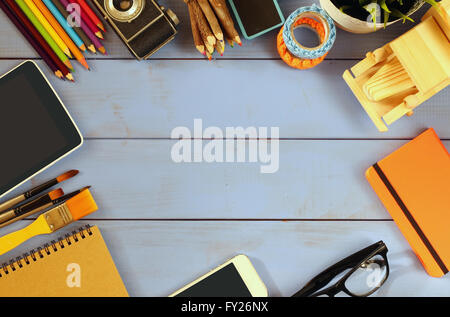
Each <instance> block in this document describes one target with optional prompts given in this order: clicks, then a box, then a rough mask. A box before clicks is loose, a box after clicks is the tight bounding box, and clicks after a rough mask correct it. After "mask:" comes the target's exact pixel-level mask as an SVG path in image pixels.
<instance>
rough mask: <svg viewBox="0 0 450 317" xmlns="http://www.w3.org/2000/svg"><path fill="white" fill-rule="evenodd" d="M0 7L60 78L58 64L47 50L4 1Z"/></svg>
mask: <svg viewBox="0 0 450 317" xmlns="http://www.w3.org/2000/svg"><path fill="white" fill-rule="evenodd" d="M0 8H1V9H2V10H3V12H5V14H6V15H7V16H8V18H9V19H10V20H11V22H12V23H13V24H14V25H15V26H16V27H17V29H18V30H19V31H20V33H22V35H23V36H24V37H25V38H26V39H27V40H28V42H29V43H30V44H31V46H33V48H34V49H35V50H36V52H37V53H38V54H39V55H40V56H41V57H42V59H43V60H44V61H45V63H46V64H47V65H48V67H49V68H50V69H51V70H52V72H54V73H55V75H56V76H58V77H59V78H62V72H61V71H60V70H59V69H58V66H57V65H56V64H55V63H54V62H53V60H52V59H51V58H50V56H49V55H48V54H47V52H46V51H45V50H44V49H43V48H42V47H41V46H40V44H39V42H38V41H37V40H36V39H35V38H34V37H32V36H31V34H30V33H29V32H28V30H27V29H26V28H25V27H24V26H23V24H22V23H20V21H19V20H18V19H17V17H16V15H15V14H14V13H13V12H12V11H11V9H10V8H9V7H8V6H7V4H6V3H5V2H4V1H0Z"/></svg>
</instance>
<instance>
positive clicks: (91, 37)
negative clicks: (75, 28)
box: [59, 0, 106, 55]
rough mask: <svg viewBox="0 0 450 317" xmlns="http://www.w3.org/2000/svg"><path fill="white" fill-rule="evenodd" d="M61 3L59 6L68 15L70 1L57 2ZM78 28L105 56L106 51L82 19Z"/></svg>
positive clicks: (61, 0)
mask: <svg viewBox="0 0 450 317" xmlns="http://www.w3.org/2000/svg"><path fill="white" fill-rule="evenodd" d="M59 1H60V2H61V4H62V5H63V6H64V8H66V11H67V12H69V13H70V11H68V10H67V7H68V6H69V5H70V4H71V2H70V1H68V0H59ZM80 23H81V25H80V27H81V29H82V30H83V31H84V33H86V35H87V36H88V37H89V39H90V40H91V41H92V43H93V44H94V46H95V47H96V48H97V49H98V50H99V51H100V52H101V53H103V54H105V55H106V50H105V47H104V46H103V44H102V43H101V42H100V40H99V39H98V37H97V36H96V35H95V34H94V33H93V32H92V31H91V29H90V28H89V27H88V26H87V24H86V23H85V22H84V21H83V19H81V17H80Z"/></svg>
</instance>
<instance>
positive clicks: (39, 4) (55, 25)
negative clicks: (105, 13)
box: [33, 0, 89, 69]
mask: <svg viewBox="0 0 450 317" xmlns="http://www.w3.org/2000/svg"><path fill="white" fill-rule="evenodd" d="M33 2H34V4H35V5H36V7H38V9H39V10H40V11H41V13H42V14H43V15H44V16H45V18H46V19H47V21H48V22H49V23H50V24H51V25H52V26H53V28H54V29H55V31H56V33H58V35H59V36H60V37H61V39H62V40H63V41H64V43H66V45H67V47H68V48H69V49H70V51H71V52H72V54H73V56H75V58H76V59H77V60H78V61H79V62H80V63H81V65H83V66H84V67H85V68H86V69H89V66H88V64H87V62H86V59H85V58H84V56H83V54H82V53H81V51H80V50H79V49H78V47H77V46H76V45H75V43H74V42H73V41H72V39H71V38H70V37H69V35H68V34H67V33H66V31H64V29H63V28H62V26H61V25H60V24H59V22H58V21H57V20H56V18H55V17H54V16H53V14H52V13H51V12H50V10H49V9H48V8H47V7H46V6H45V4H44V3H43V2H42V0H33Z"/></svg>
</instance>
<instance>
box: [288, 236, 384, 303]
mask: <svg viewBox="0 0 450 317" xmlns="http://www.w3.org/2000/svg"><path fill="white" fill-rule="evenodd" d="M382 244H384V243H383V241H379V242H377V243H374V244H372V245H371V246H368V247H367V248H364V249H362V250H360V251H358V252H356V253H353V254H352V255H350V256H348V257H346V258H345V259H343V260H341V261H339V262H338V263H336V264H334V265H332V266H330V267H328V268H327V269H326V270H325V271H323V272H322V273H320V274H319V275H317V276H316V277H314V278H313V279H312V280H311V281H309V282H308V284H306V285H305V287H303V288H302V289H301V290H299V291H298V292H297V293H295V294H294V295H292V297H306V296H310V295H312V294H314V293H315V292H316V291H317V290H319V289H321V288H322V287H324V286H326V285H327V284H328V283H330V281H331V280H332V279H333V278H334V277H335V276H336V275H338V274H339V273H341V272H343V271H345V270H346V269H349V268H352V267H354V266H355V265H357V264H358V263H359V262H361V261H362V260H364V258H365V257H367V256H368V255H369V254H370V253H372V252H373V251H374V250H376V249H377V248H378V247H380V245H382Z"/></svg>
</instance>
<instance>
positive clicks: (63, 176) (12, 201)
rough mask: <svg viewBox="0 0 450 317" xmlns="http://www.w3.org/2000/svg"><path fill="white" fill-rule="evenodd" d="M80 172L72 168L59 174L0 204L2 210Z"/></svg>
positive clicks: (0, 210)
mask: <svg viewBox="0 0 450 317" xmlns="http://www.w3.org/2000/svg"><path fill="white" fill-rule="evenodd" d="M78 173H79V171H78V170H70V171H68V172H66V173H64V174H61V175H59V176H58V177H56V178H54V179H51V180H49V181H48V182H45V183H44V184H41V185H39V186H36V187H35V188H33V189H30V190H29V191H26V192H25V193H23V194H21V195H19V196H17V197H14V198H12V199H10V200H8V201H6V202H4V203H2V204H0V212H3V211H5V210H8V209H11V208H13V207H14V206H16V205H17V204H20V203H21V202H23V201H25V200H27V199H29V198H31V197H33V196H36V195H38V194H40V193H42V192H43V191H46V190H47V189H49V188H50V187H53V186H55V185H56V184H59V183H61V182H64V181H65V180H67V179H69V178H72V177H74V176H75V175H77V174H78Z"/></svg>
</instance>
